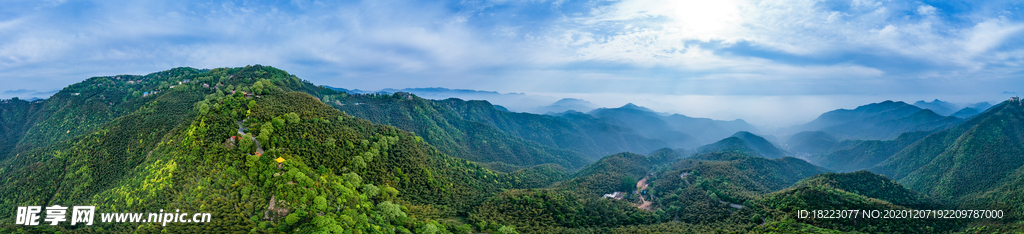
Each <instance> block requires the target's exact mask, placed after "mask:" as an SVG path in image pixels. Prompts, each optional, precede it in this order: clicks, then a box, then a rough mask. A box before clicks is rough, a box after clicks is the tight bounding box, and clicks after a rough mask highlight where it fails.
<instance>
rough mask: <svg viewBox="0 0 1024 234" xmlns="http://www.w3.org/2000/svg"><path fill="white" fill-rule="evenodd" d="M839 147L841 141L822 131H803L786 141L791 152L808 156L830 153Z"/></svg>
mask: <svg viewBox="0 0 1024 234" xmlns="http://www.w3.org/2000/svg"><path fill="white" fill-rule="evenodd" d="M837 145H839V139H836V138H835V137H834V136H832V135H830V134H828V133H826V132H822V131H803V132H800V133H797V134H794V135H792V136H790V137H789V139H788V140H786V146H787V147H788V150H789V151H790V152H793V153H795V154H801V153H803V154H807V155H808V156H810V155H822V154H827V153H830V152H832V151H833V150H834V149H833V148H835V147H837ZM805 157H806V156H805Z"/></svg>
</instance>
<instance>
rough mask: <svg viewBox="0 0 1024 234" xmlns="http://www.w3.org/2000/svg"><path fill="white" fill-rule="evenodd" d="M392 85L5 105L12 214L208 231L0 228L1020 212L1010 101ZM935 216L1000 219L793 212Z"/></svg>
mask: <svg viewBox="0 0 1024 234" xmlns="http://www.w3.org/2000/svg"><path fill="white" fill-rule="evenodd" d="M391 91H393V92H390V93H387V92H380V93H365V92H355V91H352V90H346V89H343V88H331V87H326V86H321V85H316V84H313V83H311V82H309V81H306V80H303V79H301V78H299V77H297V76H296V75H294V74H290V73H288V72H286V71H284V70H280V69H277V68H274V67H269V66H262V65H252V66H245V67H237V68H216V69H194V68H187V67H183V68H174V69H171V70H167V71H160V72H155V73H151V74H147V75H117V76H101V77H92V78H89V79H86V80H84V81H82V82H79V83H76V84H73V85H71V86H68V87H66V88H64V89H62V90H61V91H59V92H57V93H56V94H54V95H53V96H52V97H50V98H49V99H43V100H37V101H31V102H30V101H26V100H20V99H11V100H3V101H0V136H3V138H2V139H0V206H2V207H4V209H8V210H11V211H14V210H16V208H17V207H24V206H43V207H48V206H53V205H60V206H73V205H89V206H95V207H96V209H97V210H102V211H103V212H115V211H116V212H156V211H157V210H161V209H170V208H173V209H180V210H183V211H189V212H208V213H211V214H212V215H213V219H214V221H213V222H210V223H204V224H195V223H192V224H190V223H171V224H167V225H166V226H163V225H160V224H158V223H97V224H96V225H91V226H82V225H78V226H71V225H66V224H61V225H39V226H28V225H21V224H15V221H16V219H18V217H17V216H16V215H17V214H15V213H13V212H6V213H0V232H2V233H54V232H61V233H106V232H115V233H158V232H171V233H194V232H250V233H715V232H724V233H805V232H816V233H844V232H850V233H957V232H963V233H974V232H984V233H989V232H1014V231H1020V230H1022V229H1021V228H1022V225H1021V222H1022V221H1024V216H1022V214H1024V200H1022V198H1024V189H1022V188H1024V186H1021V185H1024V173H1022V171H1024V160H1022V159H1024V158H1022V157H1024V151H1022V149H1024V106H1022V105H1021V101H1020V100H1019V99H1015V98H1010V99H1009V100H1005V101H1002V102H1000V103H996V104H989V103H975V104H970V105H963V106H960V105H955V104H951V103H948V102H942V101H940V100H937V99H936V100H934V101H931V102H925V101H920V102H915V103H914V104H908V103H905V102H901V101H882V102H878V103H870V104H866V105H863V106H860V107H857V108H855V109H839V110H834V111H829V112H826V113H823V114H821V115H820V116H819V117H818V118H817V119H814V120H813V121H810V122H808V123H805V124H801V125H797V126H793V127H789V128H785V129H782V130H781V131H780V132H781V133H778V134H768V131H765V130H764V129H759V128H757V127H755V126H753V125H751V124H749V123H747V122H746V121H744V120H742V119H737V120H730V121H723V120H714V119H708V118H696V117H690V116H686V115H681V114H670V113H661V112H657V111H654V110H651V109H648V108H646V107H642V106H638V105H635V104H632V103H630V104H626V105H623V106H621V107H616V108H609V107H598V106H596V105H594V104H593V103H590V102H587V101H586V100H581V99H563V100H559V101H557V102H555V103H552V104H551V105H548V106H543V107H538V108H537V110H539V111H543V112H545V113H546V114H532V113H523V112H511V111H508V110H507V109H505V108H504V107H501V106H496V105H492V104H491V103H490V102H488V101H485V100H461V99H456V98H448V99H440V100H437V99H427V98H422V97H420V96H419V95H417V94H415V93H414V92H420V91H424V90H417V89H406V90H391ZM426 91H430V92H434V93H437V92H442V91H443V92H455V91H452V90H441V89H430V90H426ZM460 92H468V91H466V90H463V91H460ZM488 95H490V94H488ZM946 209H949V210H1001V211H1003V212H1005V214H1006V217H1004V218H1001V219H946V220H942V219H818V218H799V217H798V216H797V215H798V212H799V211H800V210H946Z"/></svg>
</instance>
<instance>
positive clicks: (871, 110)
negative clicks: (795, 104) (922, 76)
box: [787, 101, 963, 140]
mask: <svg viewBox="0 0 1024 234" xmlns="http://www.w3.org/2000/svg"><path fill="white" fill-rule="evenodd" d="M960 122H963V119H960V118H956V117H944V116H942V115H939V114H936V113H935V112H934V111H931V110H927V109H921V108H920V107H917V106H913V105H910V104H907V103H904V102H894V101H884V102H880V103H872V104H868V105H863V106H859V107H857V108H856V109H853V110H848V109H838V110H833V111H829V112H826V113H824V114H821V115H820V116H818V118H817V119H814V120H813V121H811V122H809V123H806V124H803V125H797V126H793V127H790V128H788V129H787V131H790V132H794V133H795V132H800V131H822V132H826V133H828V134H830V135H832V136H835V137H836V138H838V139H861V140H888V139H893V138H895V137H897V136H899V135H900V134H902V133H905V132H912V131H932V130H941V129H945V128H948V127H950V126H953V125H955V124H958V123H960Z"/></svg>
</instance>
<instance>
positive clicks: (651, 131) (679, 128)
mask: <svg viewBox="0 0 1024 234" xmlns="http://www.w3.org/2000/svg"><path fill="white" fill-rule="evenodd" d="M589 114H590V115H592V116H594V117H597V118H598V119H602V120H605V121H608V122H610V123H613V124H616V125H620V126H626V127H629V128H632V129H635V130H636V131H637V132H639V133H640V134H641V135H643V136H646V137H648V138H652V139H658V140H662V141H665V142H666V143H668V144H669V146H670V147H673V148H686V149H693V148H696V147H698V146H700V145H702V144H707V143H711V142H715V141H718V140H721V139H722V138H725V137H728V136H729V135H731V134H733V133H735V132H737V131H754V130H755V128H754V127H753V126H751V125H750V124H748V123H747V122H744V121H743V120H733V121H719V120H712V119H707V118H691V117H687V116H684V115H680V114H673V115H667V116H665V115H662V114H659V113H656V112H654V111H652V110H651V109H647V108H645V107H641V106H637V105H634V104H632V103H629V104H626V105H624V106H622V107H619V108H598V109H596V110H593V111H591V112H589Z"/></svg>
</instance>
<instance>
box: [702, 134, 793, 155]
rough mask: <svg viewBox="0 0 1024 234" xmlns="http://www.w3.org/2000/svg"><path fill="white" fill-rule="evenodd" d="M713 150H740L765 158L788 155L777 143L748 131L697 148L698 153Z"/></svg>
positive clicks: (740, 151)
mask: <svg viewBox="0 0 1024 234" xmlns="http://www.w3.org/2000/svg"><path fill="white" fill-rule="evenodd" d="M713 152H739V153H744V154H749V155H755V156H760V157H765V158H781V157H785V156H786V152H784V151H782V150H780V149H779V148H778V147H775V144H772V143H771V142H768V140H765V139H764V138H763V137H760V136H758V135H754V134H753V133H750V132H747V131H741V132H737V133H736V134H733V135H732V136H730V137H729V138H725V139H722V140H720V141H718V142H715V143H712V144H708V145H705V146H701V147H700V148H697V154H704V153H713Z"/></svg>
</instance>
